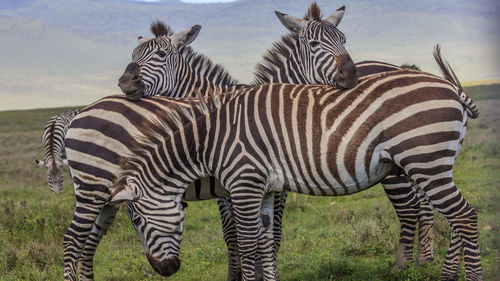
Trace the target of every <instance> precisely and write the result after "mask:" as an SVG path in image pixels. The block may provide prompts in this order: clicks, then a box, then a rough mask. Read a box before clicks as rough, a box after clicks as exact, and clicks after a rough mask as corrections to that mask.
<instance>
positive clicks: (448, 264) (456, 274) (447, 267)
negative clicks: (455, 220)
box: [441, 231, 464, 280]
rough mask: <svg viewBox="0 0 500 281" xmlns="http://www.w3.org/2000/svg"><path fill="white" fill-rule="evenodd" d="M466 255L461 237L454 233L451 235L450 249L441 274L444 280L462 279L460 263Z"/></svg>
mask: <svg viewBox="0 0 500 281" xmlns="http://www.w3.org/2000/svg"><path fill="white" fill-rule="evenodd" d="M463 253H464V247H463V244H462V240H461V239H460V235H459V234H458V233H457V232H456V231H453V232H452V235H451V241H450V248H449V249H448V253H447V254H446V259H445V261H444V265H443V271H442V272H441V279H442V280H458V278H460V262H461V260H462V255H463Z"/></svg>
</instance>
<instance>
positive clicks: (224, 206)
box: [120, 3, 434, 280]
mask: <svg viewBox="0 0 500 281" xmlns="http://www.w3.org/2000/svg"><path fill="white" fill-rule="evenodd" d="M344 10H345V7H341V8H339V9H338V10H337V11H336V12H335V13H334V14H332V15H331V16H330V17H328V18H327V19H330V23H332V22H334V24H335V25H337V24H338V23H339V21H340V20H341V18H342V15H343V13H344ZM276 14H277V16H278V18H279V19H280V20H281V22H282V23H283V24H284V25H285V26H286V27H287V28H288V29H289V30H290V31H291V34H289V35H288V36H285V37H283V38H282V40H281V41H280V42H279V43H276V44H275V45H274V48H273V49H272V50H271V51H269V52H268V53H267V54H266V55H265V57H264V63H261V64H260V65H258V66H257V72H256V79H255V80H254V82H253V83H252V84H253V85H258V84H262V83H267V82H282V83H297V84H318V83H319V84H329V83H330V81H328V80H313V79H312V78H311V77H313V78H314V77H320V78H321V77H328V75H310V76H307V75H304V74H302V73H306V72H307V71H305V70H304V69H303V66H304V65H309V64H310V63H307V62H304V61H308V57H307V54H309V53H311V52H312V51H314V48H311V47H315V48H318V46H320V45H321V43H323V44H324V42H323V41H325V39H322V37H319V36H317V35H316V37H311V36H310V35H309V36H304V32H303V31H300V30H297V28H298V27H301V26H308V24H311V23H308V21H311V20H312V23H315V22H320V23H322V24H323V25H325V24H326V25H327V26H328V20H326V19H325V20H324V21H323V22H322V20H321V11H320V9H319V7H318V6H317V5H316V4H315V3H313V4H312V5H311V7H310V9H309V10H308V12H307V14H306V16H305V17H304V20H303V19H300V18H297V17H294V16H291V15H285V14H283V13H280V12H276ZM330 29H331V27H330ZM309 34H316V33H315V32H309ZM333 35H336V36H340V37H339V38H337V40H342V41H344V42H345V38H344V37H343V35H341V34H338V33H333ZM333 35H330V36H326V37H327V39H328V37H332V36H333ZM155 48H156V47H150V48H149V50H155ZM308 48H310V49H311V52H305V51H303V50H304V49H305V50H307V49H308ZM304 54H306V56H304ZM149 55H151V54H149ZM144 57H146V56H144ZM317 57H321V56H317ZM323 57H324V56H323ZM151 58H152V57H151ZM342 61H343V63H344V64H345V63H346V62H349V61H351V60H350V58H346V59H343V60H342ZM146 62H147V61H146V60H142V63H141V65H145V64H146ZM153 66H154V67H159V64H155V65H153ZM356 66H357V68H358V71H359V74H360V76H364V75H369V74H373V73H379V72H383V71H392V70H398V69H401V68H400V67H398V66H394V65H390V64H387V63H382V62H375V61H369V62H362V63H359V64H357V65H356ZM150 68H152V67H150ZM150 68H146V69H150ZM138 69H139V68H138V66H137V65H136V64H135V63H132V64H130V65H129V67H127V70H126V71H125V74H124V76H122V78H121V79H120V83H122V82H126V81H127V79H124V77H126V78H129V77H130V78H131V80H133V81H134V82H133V83H134V85H137V84H139V81H140V79H138V78H142V77H143V76H144V80H148V79H149V77H148V76H150V75H151V74H150V73H153V74H154V73H155V72H154V71H151V70H150V71H144V74H141V73H139V72H138ZM345 69H346V70H342V72H343V73H341V74H342V75H349V74H350V73H351V74H352V72H353V71H355V69H353V68H352V67H350V65H347V66H346V67H345ZM340 72H341V71H339V73H340ZM342 75H340V74H338V76H339V77H341V78H342ZM158 76H159V77H160V78H156V79H149V80H153V81H161V80H162V78H161V77H169V76H168V74H166V73H162V74H161V75H158ZM173 76H175V75H173ZM330 76H331V75H330ZM334 76H335V75H334ZM344 78H345V77H344ZM350 81H351V83H352V81H354V79H350ZM331 84H334V83H331ZM341 86H342V85H341ZM174 89H178V88H174ZM190 89H191V90H192V89H193V88H190ZM122 90H124V92H125V93H127V94H131V93H135V94H136V95H138V93H140V91H139V87H137V86H136V87H130V88H124V89H122ZM145 92H146V94H143V95H144V96H147V95H151V94H166V92H164V90H163V89H160V90H159V92H157V93H154V92H152V91H145ZM192 92H193V91H191V93H192ZM176 93H177V94H173V95H172V96H182V95H180V94H178V92H176ZM186 93H189V92H186ZM167 95H170V94H167ZM137 98H138V97H137V96H134V98H133V99H137ZM203 182H206V183H213V184H215V183H216V181H215V180H214V179H211V180H205V181H203ZM200 183H201V182H200V181H198V182H197V183H196V184H193V185H190V187H189V188H188V192H187V194H194V192H190V190H194V189H195V188H194V186H195V185H196V186H198V188H197V189H196V190H198V192H200V191H203V190H207V191H210V190H214V185H213V184H212V185H211V186H210V187H207V188H206V189H205V188H202V186H204V185H203V184H200ZM382 184H383V186H384V190H385V191H386V193H387V195H388V197H389V199H390V200H391V203H392V204H393V206H394V208H395V210H396V213H397V215H398V218H399V220H400V223H401V231H400V245H399V247H398V251H397V254H396V263H395V265H394V268H395V269H397V268H404V267H406V264H407V262H408V261H410V260H411V259H412V257H413V242H414V237H415V231H416V228H417V222H418V224H419V227H418V229H419V240H418V241H419V247H418V249H419V251H418V261H419V264H423V263H424V262H426V261H428V260H432V259H433V238H434V235H433V231H432V225H433V210H432V208H431V207H430V205H429V204H428V202H427V200H425V198H421V197H419V196H418V194H417V193H415V192H414V189H413V188H412V185H411V183H410V182H409V181H408V180H407V178H406V177H403V176H393V175H390V176H388V177H387V178H386V179H384V180H383V181H382ZM393 187H397V191H394V190H393V189H394V188H393ZM403 187H404V188H403ZM213 194H214V193H213V192H210V193H209V195H208V197H206V196H205V197H203V196H201V197H200V196H194V197H187V198H186V199H187V200H199V199H201V198H203V199H209V198H213V197H214V195H213ZM285 201H286V193H277V194H276V196H275V207H274V224H273V226H274V239H275V247H274V248H275V254H276V255H277V252H278V249H279V246H280V241H281V217H282V213H283V209H284V205H285ZM217 202H218V206H219V210H220V213H221V219H222V226H223V234H224V240H225V242H226V244H227V245H228V251H229V267H228V280H231V279H232V277H231V276H238V274H239V266H238V265H239V256H238V250H237V247H236V229H235V225H234V222H233V218H232V215H231V206H230V203H229V201H228V200H226V199H224V198H218V199H217Z"/></svg>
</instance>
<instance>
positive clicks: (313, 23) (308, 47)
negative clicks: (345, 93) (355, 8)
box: [275, 3, 358, 88]
mask: <svg viewBox="0 0 500 281" xmlns="http://www.w3.org/2000/svg"><path fill="white" fill-rule="evenodd" d="M344 11H345V6H342V7H340V8H339V9H337V10H336V11H335V12H334V13H333V14H331V15H330V16H329V17H327V18H325V19H321V11H320V9H319V7H318V5H317V4H316V3H313V4H312V5H311V7H310V8H309V10H308V12H307V14H306V16H305V17H304V19H301V18H299V17H295V16H292V15H287V14H283V13H281V12H278V11H275V13H276V15H277V16H278V19H279V20H280V21H281V23H282V24H283V25H284V26H285V27H286V28H287V29H288V30H289V31H291V32H292V36H294V37H296V38H297V43H296V44H297V46H296V51H297V54H296V59H297V60H298V61H297V62H296V65H299V66H301V67H302V70H301V71H302V74H303V75H304V76H305V79H307V80H308V81H307V82H308V83H309V84H327V85H335V86H339V87H341V88H352V87H354V86H356V84H357V82H358V71H357V68H356V65H355V64H354V62H353V61H352V59H351V57H350V56H349V54H348V53H347V51H346V49H345V47H344V45H345V43H346V39H345V36H344V34H343V33H342V32H341V31H340V30H338V29H337V26H338V24H339V23H340V21H341V20H342V17H343V16H344Z"/></svg>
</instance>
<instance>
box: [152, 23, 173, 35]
mask: <svg viewBox="0 0 500 281" xmlns="http://www.w3.org/2000/svg"><path fill="white" fill-rule="evenodd" d="M151 32H152V33H153V35H154V36H155V37H156V38H158V37H160V36H171V35H172V34H174V32H173V31H172V28H170V26H169V25H166V24H165V23H163V22H162V21H160V20H156V21H154V22H153V23H152V24H151Z"/></svg>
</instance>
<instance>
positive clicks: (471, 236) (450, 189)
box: [405, 161, 483, 280]
mask: <svg viewBox="0 0 500 281" xmlns="http://www.w3.org/2000/svg"><path fill="white" fill-rule="evenodd" d="M414 164H415V163H414ZM418 164H424V165H422V166H420V167H418V166H419V165H418ZM418 164H416V165H413V167H412V168H411V169H409V170H408V171H407V173H408V175H409V176H410V177H411V178H412V179H413V180H414V181H415V182H417V183H418V184H419V186H420V187H422V188H423V190H424V192H425V195H426V196H427V197H428V198H429V200H430V202H431V203H432V204H433V206H434V207H435V208H436V210H438V211H439V212H440V213H442V214H443V215H444V216H445V217H446V219H448V221H449V223H450V225H451V228H452V230H453V232H456V234H454V235H453V238H452V241H451V242H450V247H449V250H448V255H447V256H446V261H445V263H444V265H443V269H442V275H441V278H442V280H456V278H457V276H459V274H460V273H459V270H457V268H458V269H459V267H456V266H455V265H456V264H459V261H460V258H461V253H462V252H463V253H464V263H465V273H466V280H483V274H482V269H481V257H480V254H479V235H478V232H477V214H476V211H475V210H474V208H472V207H471V206H470V205H469V203H468V202H467V201H466V200H465V198H463V197H462V195H461V194H460V192H459V191H458V189H457V188H456V186H455V184H454V183H453V180H452V178H451V174H452V172H451V168H452V165H449V163H447V162H446V161H443V163H442V165H438V166H435V167H432V168H429V167H428V166H426V165H425V164H426V163H418ZM416 166H417V167H416ZM445 169H448V170H445ZM405 170H406V169H405ZM436 170H440V172H441V173H437V174H436V172H435V171H436ZM462 247H463V251H462ZM457 260H458V262H457Z"/></svg>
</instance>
